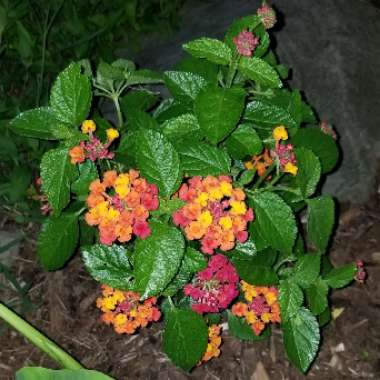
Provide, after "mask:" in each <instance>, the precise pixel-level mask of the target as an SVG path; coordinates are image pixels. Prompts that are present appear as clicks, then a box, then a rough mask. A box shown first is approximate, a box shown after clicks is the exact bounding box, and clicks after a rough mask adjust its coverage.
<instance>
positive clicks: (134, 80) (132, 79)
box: [127, 69, 163, 86]
mask: <svg viewBox="0 0 380 380" xmlns="http://www.w3.org/2000/svg"><path fill="white" fill-rule="evenodd" d="M159 83H163V78H162V74H161V73H158V72H155V71H153V70H147V69H144V70H137V71H133V72H132V73H131V74H130V75H129V77H128V80H127V84H128V86H133V85H136V84H140V85H143V84H159Z"/></svg>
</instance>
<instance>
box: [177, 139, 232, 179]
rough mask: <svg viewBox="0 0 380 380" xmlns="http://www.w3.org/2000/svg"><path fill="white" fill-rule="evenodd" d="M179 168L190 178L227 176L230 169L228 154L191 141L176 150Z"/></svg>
mask: <svg viewBox="0 0 380 380" xmlns="http://www.w3.org/2000/svg"><path fill="white" fill-rule="evenodd" d="M177 151H178V152H179V155H180V159H181V168H182V170H183V172H184V173H186V174H187V175H190V176H196V175H200V176H206V175H219V174H227V173H229V171H230V169H231V159H230V157H229V156H228V154H227V153H226V152H225V151H223V150H221V149H218V148H216V147H213V146H211V145H208V144H206V143H197V144H194V143H192V142H191V141H188V143H185V144H182V145H181V146H180V147H178V148H177Z"/></svg>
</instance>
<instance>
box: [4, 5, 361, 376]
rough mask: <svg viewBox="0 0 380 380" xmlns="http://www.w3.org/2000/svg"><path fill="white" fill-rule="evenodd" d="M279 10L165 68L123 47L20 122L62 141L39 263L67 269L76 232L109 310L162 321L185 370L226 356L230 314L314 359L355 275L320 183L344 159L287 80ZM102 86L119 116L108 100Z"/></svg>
mask: <svg viewBox="0 0 380 380" xmlns="http://www.w3.org/2000/svg"><path fill="white" fill-rule="evenodd" d="M275 22H276V15H275V12H274V11H273V9H272V8H270V7H269V6H267V5H263V6H262V7H261V8H260V9H259V10H258V12H257V14H255V15H252V16H247V17H244V18H242V19H239V20H237V21H236V22H234V23H233V24H232V26H231V27H230V29H229V30H228V32H227V34H226V36H225V38H224V40H223V41H221V40H217V39H213V38H199V39H197V40H194V41H191V42H189V43H186V44H185V45H184V46H183V48H184V50H185V51H186V53H187V55H186V57H185V58H184V59H182V60H181V61H180V63H179V64H178V65H177V66H176V68H175V69H174V70H170V71H165V72H164V73H156V72H152V71H149V70H139V69H136V67H135V65H134V64H133V63H132V62H130V61H127V60H122V59H120V60H117V61H115V62H113V63H112V64H108V63H105V62H102V63H101V64H100V65H99V66H98V68H97V70H96V73H92V71H91V68H90V65H89V63H88V62H87V61H82V62H77V63H72V64H71V65H70V66H69V67H67V68H66V69H65V70H64V71H63V72H62V73H61V74H60V75H59V76H58V78H57V80H56V81H55V83H54V84H53V86H52V89H51V95H50V103H49V105H48V106H46V107H42V108H38V109H33V110H30V111H26V112H24V113H22V114H20V115H19V116H18V117H17V118H15V119H14V120H13V121H12V123H11V126H12V127H13V129H14V131H16V132H18V133H20V134H22V135H24V136H28V137H33V138H39V139H47V140H54V141H56V147H55V148H54V149H52V150H50V151H48V152H47V153H46V154H45V155H44V156H43V158H42V162H41V172H40V177H41V183H42V185H41V188H42V192H43V193H44V194H45V196H46V199H47V201H48V204H49V207H50V216H49V217H48V218H47V219H46V220H45V222H44V223H43V226H42V229H41V233H40V236H39V241H38V257H39V260H40V262H41V264H42V266H43V267H44V268H45V269H47V270H57V269H59V268H61V267H62V266H63V265H64V264H65V263H66V262H67V261H68V260H69V259H70V258H71V256H72V255H73V254H74V253H75V252H76V251H77V249H78V246H79V247H80V252H81V254H82V257H83V261H84V265H85V266H86V268H87V269H88V271H89V273H90V274H91V275H92V276H93V278H94V279H95V280H96V281H98V282H99V283H100V284H101V286H102V288H101V290H99V297H98V299H97V307H98V308H99V317H101V319H102V321H103V322H104V323H106V324H107V325H109V326H110V328H113V329H114V330H115V332H116V333H118V334H133V333H135V332H137V331H138V330H139V329H141V328H145V327H146V326H148V325H149V324H151V323H155V322H156V321H158V320H160V319H163V321H164V333H163V349H164V351H165V352H166V354H167V355H168V356H169V358H170V359H171V360H172V361H173V362H174V363H175V364H176V365H177V366H179V367H181V368H183V369H184V370H187V371H189V370H191V369H192V368H193V367H195V366H197V365H200V364H202V362H205V361H208V360H210V359H212V358H215V357H217V356H219V355H220V353H221V352H222V351H223V343H222V338H221V332H222V326H223V328H224V329H225V330H228V331H225V332H224V333H229V334H231V335H233V336H235V337H237V338H239V339H242V340H248V341H258V340H261V339H266V338H268V336H270V334H271V329H272V328H273V327H274V328H280V329H281V330H282V336H283V342H284V347H285V351H286V352H287V354H288V357H289V360H290V361H291V362H292V363H293V364H294V365H295V366H296V367H297V368H299V370H301V371H302V372H305V371H307V370H308V368H309V366H310V364H311V363H312V361H313V360H314V358H315V356H316V354H317V351H318V348H319V344H320V328H321V327H322V326H324V325H326V324H327V323H328V322H329V320H330V309H329V298H328V297H329V293H330V290H331V289H336V288H342V287H344V286H346V285H348V284H349V283H350V282H351V281H352V280H353V279H354V277H355V275H356V273H357V267H356V265H355V264H354V263H347V265H345V266H342V267H339V268H334V267H333V266H332V264H331V262H330V260H329V258H328V255H327V249H328V246H329V242H330V237H331V234H332V231H333V229H334V223H335V208H334V200H333V198H332V197H331V196H329V195H321V194H320V185H319V184H320V181H321V179H322V180H323V178H324V176H325V175H326V174H328V173H329V172H331V171H332V170H333V169H334V168H335V166H336V164H337V161H338V148H337V144H336V141H335V140H336V134H335V133H334V131H333V130H332V129H331V127H329V125H328V124H327V123H325V122H324V123H322V124H320V123H319V122H318V120H317V118H316V116H315V114H314V112H313V110H312V108H311V107H310V106H309V105H308V104H307V103H306V102H305V100H304V99H303V97H302V95H301V93H300V91H298V90H292V89H290V88H289V86H287V85H286V84H285V82H284V81H285V79H286V77H287V73H288V70H287V69H286V67H284V66H283V65H281V64H279V63H278V62H277V59H276V56H275V54H274V53H273V52H272V50H271V49H270V37H269V34H268V29H270V28H271V27H272V26H273V25H274V24H275ZM155 84H161V85H162V84H164V85H166V87H167V89H168V90H169V92H170V94H171V97H169V98H166V99H162V98H161V97H160V96H159V94H158V93H157V92H154V91H153V90H152V88H153V87H152V86H153V85H155ZM143 86H147V87H143ZM104 98H107V99H108V101H111V102H113V104H114V106H115V111H116V112H115V114H116V118H115V120H113V121H110V120H107V119H106V118H104V117H102V116H101V112H100V111H99V107H98V106H99V104H102V103H101V102H100V101H101V100H104ZM46 199H45V201H46ZM226 326H228V328H226Z"/></svg>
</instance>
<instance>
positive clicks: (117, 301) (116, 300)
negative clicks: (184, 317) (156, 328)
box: [96, 285, 161, 334]
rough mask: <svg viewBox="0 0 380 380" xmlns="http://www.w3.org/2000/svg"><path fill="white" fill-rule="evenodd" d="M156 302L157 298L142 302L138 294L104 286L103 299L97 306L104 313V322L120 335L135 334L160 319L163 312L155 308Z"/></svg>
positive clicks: (100, 299) (100, 298)
mask: <svg viewBox="0 0 380 380" xmlns="http://www.w3.org/2000/svg"><path fill="white" fill-rule="evenodd" d="M156 302H157V300H156V298H155V297H151V298H148V299H146V300H145V301H144V302H140V296H139V294H138V293H135V292H131V291H128V292H123V291H121V290H116V289H113V288H111V287H109V286H107V285H102V297H99V298H98V299H97V300H96V306H97V307H98V308H99V309H100V310H101V311H102V312H103V315H102V317H101V319H102V321H103V322H104V323H106V324H107V325H113V327H114V329H115V331H116V332H117V333H118V334H133V333H134V332H135V331H136V330H137V329H139V328H140V327H146V326H147V325H148V323H149V322H152V321H154V322H156V321H158V320H159V319H160V317H161V312H160V310H159V309H158V308H157V307H156V306H155V305H156Z"/></svg>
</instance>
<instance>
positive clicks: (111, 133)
mask: <svg viewBox="0 0 380 380" xmlns="http://www.w3.org/2000/svg"><path fill="white" fill-rule="evenodd" d="M106 133H107V138H108V140H109V141H113V140H115V139H117V138H118V137H119V132H118V130H117V129H115V128H108V129H107V130H106Z"/></svg>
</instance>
